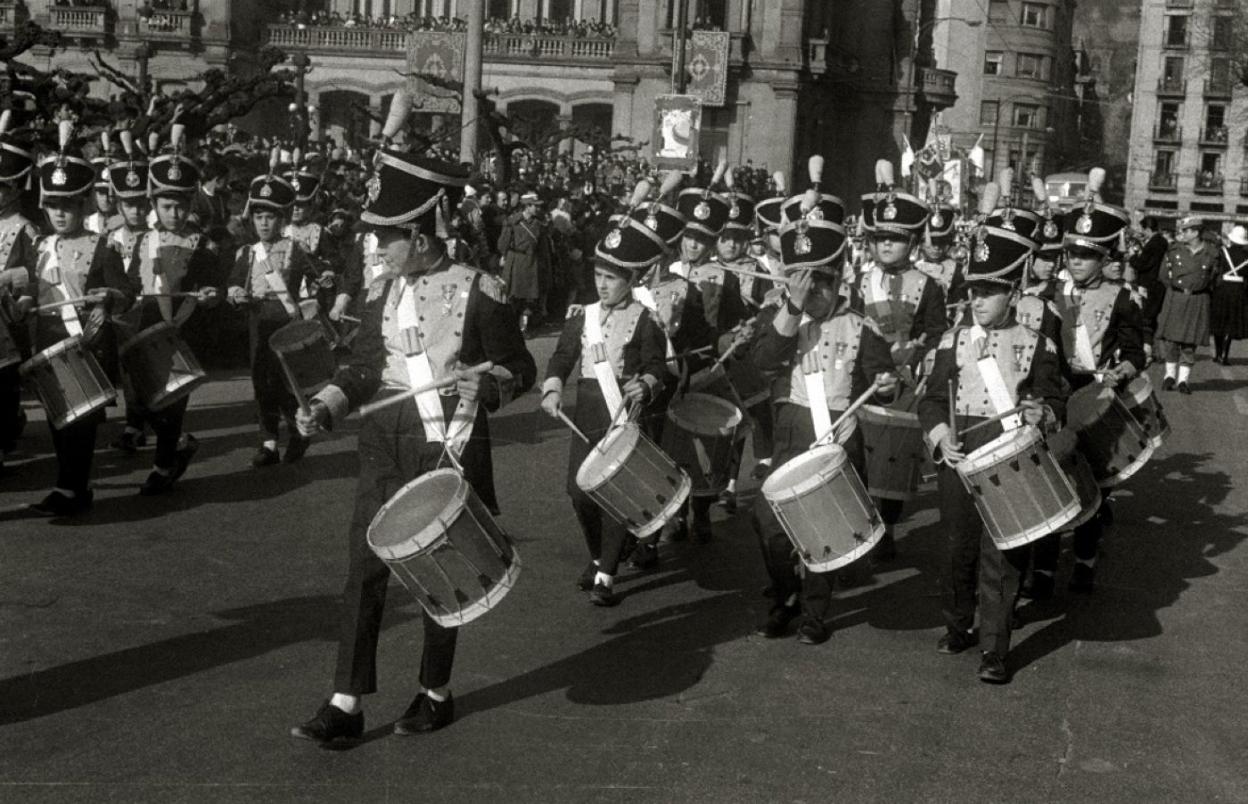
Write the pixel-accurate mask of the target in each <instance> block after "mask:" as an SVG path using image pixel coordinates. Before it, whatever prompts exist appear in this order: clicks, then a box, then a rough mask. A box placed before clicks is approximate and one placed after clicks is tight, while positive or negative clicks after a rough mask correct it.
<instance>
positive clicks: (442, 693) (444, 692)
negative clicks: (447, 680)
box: [425, 687, 451, 703]
mask: <svg viewBox="0 0 1248 804" xmlns="http://www.w3.org/2000/svg"><path fill="white" fill-rule="evenodd" d="M450 694H451V693H450V690H448V689H447V688H446V687H439V688H438V689H436V690H430V689H427V690H425V695H428V696H429V697H430V698H431V699H432V700H435V701H437V702H438V703H442V702H443V701H445V700H446V697H447V696H448V695H450Z"/></svg>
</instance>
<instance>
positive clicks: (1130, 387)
mask: <svg viewBox="0 0 1248 804" xmlns="http://www.w3.org/2000/svg"><path fill="white" fill-rule="evenodd" d="M1122 397H1123V400H1122V401H1123V402H1124V403H1126V406H1127V410H1128V411H1130V412H1131V415H1132V416H1134V417H1135V420H1136V421H1138V422H1139V423H1140V426H1141V427H1143V428H1144V432H1145V434H1146V435H1148V440H1149V443H1151V444H1152V445H1153V447H1154V449H1155V448H1157V447H1160V446H1161V445H1162V442H1164V441H1165V440H1166V436H1168V435H1170V422H1169V421H1167V420H1166V412H1165V410H1163V409H1162V407H1161V400H1160V399H1158V398H1157V393H1156V391H1155V390H1154V389H1153V382H1152V380H1150V379H1149V378H1148V375H1147V374H1139V375H1137V376H1136V377H1135V379H1133V380H1131V382H1129V383H1127V387H1126V389H1125V392H1124V393H1123V395H1122Z"/></svg>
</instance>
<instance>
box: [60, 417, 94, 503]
mask: <svg viewBox="0 0 1248 804" xmlns="http://www.w3.org/2000/svg"><path fill="white" fill-rule="evenodd" d="M104 418H105V413H104V411H102V410H98V411H96V412H95V413H92V414H91V415H89V416H86V417H84V418H82V419H79V420H78V421H76V422H74V423H72V424H69V425H67V426H66V427H64V428H62V429H60V430H58V429H56V428H55V427H52V426H51V425H49V426H48V429H49V430H50V431H51V432H52V448H53V449H54V450H56V487H57V488H60V489H65V490H66V491H72V492H74V493H75V494H85V493H86V491H87V487H88V485H89V482H90V480H91V463H92V461H93V460H94V458H95V433H96V430H97V429H98V428H99V426H100V424H101V423H102V422H103V421H104Z"/></svg>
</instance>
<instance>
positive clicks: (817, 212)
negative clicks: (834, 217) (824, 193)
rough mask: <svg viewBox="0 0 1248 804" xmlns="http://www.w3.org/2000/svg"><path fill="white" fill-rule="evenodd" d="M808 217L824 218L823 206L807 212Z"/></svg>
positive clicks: (816, 219) (817, 219) (814, 218)
mask: <svg viewBox="0 0 1248 804" xmlns="http://www.w3.org/2000/svg"><path fill="white" fill-rule="evenodd" d="M806 217H807V218H809V219H810V220H812V221H821V220H823V207H815V208H814V209H812V210H811V211H810V212H807V213H806Z"/></svg>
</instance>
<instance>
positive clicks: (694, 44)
mask: <svg viewBox="0 0 1248 804" xmlns="http://www.w3.org/2000/svg"><path fill="white" fill-rule="evenodd" d="M731 47H732V35H731V34H729V33H728V32H727V31H693V32H692V33H691V34H690V36H689V39H688V40H686V42H685V73H686V74H687V75H688V84H687V89H686V92H688V93H689V94H690V95H696V96H698V97H699V98H701V99H702V105H703V106H723V105H724V98H725V96H726V94H727V91H728V51H729V48H731ZM675 51H676V48H675V47H673V48H672V82H673V86H675V81H676V76H677V75H679V72H678V71H679V70H680V65H679V64H677V63H676V52H675Z"/></svg>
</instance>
